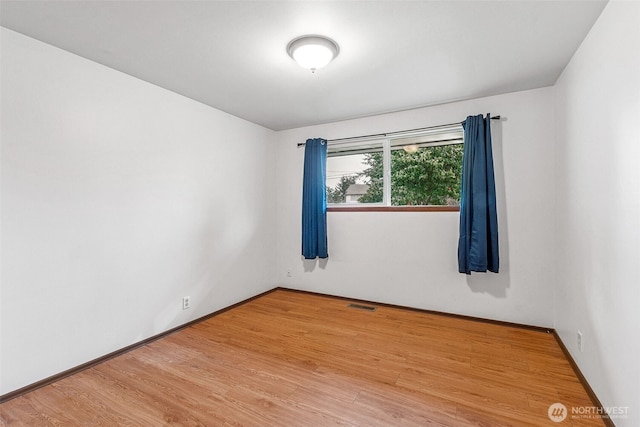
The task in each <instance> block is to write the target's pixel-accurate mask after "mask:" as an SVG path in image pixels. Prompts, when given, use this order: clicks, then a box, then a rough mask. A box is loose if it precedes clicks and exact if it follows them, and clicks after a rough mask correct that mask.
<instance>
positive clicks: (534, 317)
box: [276, 88, 554, 327]
mask: <svg viewBox="0 0 640 427" xmlns="http://www.w3.org/2000/svg"><path fill="white" fill-rule="evenodd" d="M487 112H490V113H492V114H493V115H496V114H500V115H502V116H503V117H504V118H505V120H504V121H502V122H500V123H496V122H493V128H492V135H493V142H494V157H495V165H496V181H497V193H498V194H497V197H498V211H499V212H498V222H499V235H500V245H501V248H500V249H501V262H502V269H501V272H500V273H499V274H497V275H496V274H493V273H487V274H483V273H479V274H476V273H474V274H473V275H471V276H469V277H467V276H465V275H463V274H460V273H458V267H457V244H458V224H459V214H458V213H457V212H419V213H413V212H411V213H407V212H396V213H380V212H366V213H354V212H329V213H328V234H329V259H328V261H327V262H326V263H325V262H318V263H316V262H312V261H303V260H302V259H301V256H300V246H301V241H300V234H301V232H300V229H301V219H300V217H301V194H302V190H301V188H302V184H301V183H302V169H303V157H304V149H303V148H297V146H296V144H297V143H299V142H304V141H305V140H306V139H307V138H310V137H324V138H328V139H332V138H342V137H348V136H356V135H364V134H375V133H379V132H385V131H394V130H403V129H413V128H418V127H423V126H432V125H439V124H444V123H452V122H460V121H462V120H464V119H465V118H466V116H467V115H475V114H480V113H487ZM277 139H278V147H277V149H278V153H277V175H276V187H277V188H278V198H277V202H278V216H277V221H278V222H277V224H278V226H277V231H278V265H277V267H278V271H277V277H278V283H279V284H280V285H282V286H286V287H290V288H296V289H304V290H309V291H316V292H322V293H327V294H334V295H341V296H347V297H351V298H360V299H365V300H371V301H380V302H386V303H392V304H399V305H404V306H411V307H417V308H423V309H433V310H440V311H445V312H450V313H460V314H466V315H471V316H479V317H484V318H490V319H499V320H505V321H510V322H517V323H526V324H531V325H540V326H548V327H550V326H552V324H553V302H552V301H551V299H550V295H553V282H554V281H553V278H554V274H553V264H554V261H553V260H554V254H553V247H554V245H553V233H554V227H553V224H554V210H553V201H554V195H553V191H554V190H553V189H554V178H553V171H554V160H553V149H554V114H553V89H551V88H546V89H540V90H532V91H526V92H519V93H513V94H509V95H502V96H494V97H489V98H481V99H476V100H472V101H464V102H457V103H451V104H446V105H440V106H434V107H428V108H422V109H417V110H411V111H406V112H400V113H393V114H386V115H382V116H377V117H369V118H362V119H357V120H350V121H344V122H338V123H331V124H327V125H321V126H314V127H307V128H301V129H294V130H290V131H284V132H279V133H278V134H277ZM287 271H291V277H287Z"/></svg>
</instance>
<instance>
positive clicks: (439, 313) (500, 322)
mask: <svg viewBox="0 0 640 427" xmlns="http://www.w3.org/2000/svg"><path fill="white" fill-rule="evenodd" d="M276 290H283V291H289V292H299V293H303V294H309V295H318V296H323V297H328V298H336V299H341V300H345V301H353V302H360V303H364V304H369V305H371V304H373V305H377V306H379V307H389V308H398V309H401V310H410V311H417V312H420V313H427V314H434V315H437V316H445V317H454V318H458V319H464V320H471V321H474V322H482V323H490V324H493V325H500V326H509V327H512V328H519V329H527V330H529V331H536V332H543V333H545V334H550V333H552V332H553V328H548V327H546V326H533V325H526V324H523V323H513V322H506V321H503V320H494V319H485V318H483V317H474V316H467V315H465V314H455V313H447V312H446V311H437V310H428V309H424V308H415V307H408V306H404V305H397V304H389V303H385V302H378V301H370V300H363V299H358V298H349V297H345V296H339V295H331V294H324V293H320V292H313V291H304V290H300V289H293V288H286V287H282V286H279V287H277V288H276Z"/></svg>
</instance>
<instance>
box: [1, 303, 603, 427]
mask: <svg viewBox="0 0 640 427" xmlns="http://www.w3.org/2000/svg"><path fill="white" fill-rule="evenodd" d="M347 305H348V301H346V300H341V299H337V298H330V297H321V296H316V295H309V294H304V293H298V292H291V291H285V290H277V291H275V292H272V293H269V294H267V295H265V296H262V297H260V298H258V299H255V300H252V301H250V302H248V303H246V304H244V305H241V306H239V307H236V308H234V309H231V310H229V311H226V312H224V313H222V314H219V315H217V316H215V317H212V318H210V319H208V320H206V321H203V322H201V323H198V324H196V325H194V326H191V327H188V328H185V329H183V330H180V331H178V332H176V333H174V334H171V335H169V336H167V337H165V338H162V339H160V340H158V341H155V342H153V343H151V344H148V345H146V346H144V347H140V348H138V349H135V350H133V351H130V352H129V353H126V354H124V355H122V356H119V357H117V358H114V359H111V360H109V361H107V362H104V363H102V364H100V365H97V366H95V367H93V368H90V369H88V370H85V371H82V372H81V373H78V374H76V375H73V376H71V377H68V378H65V379H63V380H60V381H58V382H56V383H53V384H51V385H48V386H46V387H43V388H40V389H38V390H35V391H33V392H31V393H28V394H26V395H23V396H21V397H18V398H15V399H13V400H10V401H8V402H6V403H4V404H2V405H1V406H0V414H1V418H0V420H1V421H2V422H4V424H5V425H8V426H21V425H24V426H40V425H43V426H44V425H55V426H63V425H64V426H84V425H91V426H127V425H129V426H136V427H138V426H161V425H185V426H186V425H189V426H191V425H199V426H232V425H233V426H241V425H242V426H325V425H345V426H399V425H402V426H452V427H453V426H479V425H480V426H503V425H510V426H528V425H536V426H549V425H576V426H577V425H603V423H602V421H600V420H577V419H572V418H571V415H569V417H568V418H567V419H566V420H565V421H564V422H562V423H558V424H556V423H552V422H551V421H550V420H549V418H548V416H547V410H548V408H549V405H551V404H552V403H555V402H561V403H563V404H564V405H565V406H566V407H567V408H569V412H570V411H571V407H572V406H575V407H577V406H583V405H584V406H592V403H591V401H590V400H589V398H588V396H587V394H586V393H585V390H584V389H583V387H582V386H581V384H580V383H579V381H578V379H577V378H576V376H575V374H574V372H573V371H572V369H571V367H570V365H569V363H568V362H567V360H566V359H565V357H564V355H563V353H562V351H561V349H560V348H559V347H558V344H557V343H556V341H555V339H554V337H553V336H552V335H551V334H547V333H544V332H537V331H530V330H525V329H520V328H514V327H506V326H501V325H494V324H489V323H485V322H476V321H470V320H465V319H459V318H452V317H448V316H441V315H435V314H428V313H422V312H417V311H412V310H402V309H396V308H390V307H386V306H383V307H378V309H377V311H375V312H367V311H363V310H358V309H354V308H349V307H347Z"/></svg>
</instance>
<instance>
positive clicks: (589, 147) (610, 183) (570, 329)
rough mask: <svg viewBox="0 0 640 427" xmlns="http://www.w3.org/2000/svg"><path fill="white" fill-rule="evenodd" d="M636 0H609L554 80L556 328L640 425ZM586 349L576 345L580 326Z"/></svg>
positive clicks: (598, 388)
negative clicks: (579, 348)
mask: <svg viewBox="0 0 640 427" xmlns="http://www.w3.org/2000/svg"><path fill="white" fill-rule="evenodd" d="M639 52H640V3H639V2H618V1H612V2H610V3H609V4H608V5H607V7H606V8H605V9H604V11H603V13H602V15H601V16H600V18H599V20H598V21H597V22H596V24H595V25H594V27H593V28H592V30H591V32H590V33H589V35H588V36H587V38H586V39H585V40H584V42H583V44H582V46H581V47H580V49H579V50H578V52H577V53H576V54H575V56H574V57H573V59H572V60H571V62H570V64H569V66H568V67H567V68H566V69H565V71H564V73H563V74H562V76H561V78H560V79H559V80H558V82H557V84H556V88H555V89H556V105H557V107H556V109H557V115H558V117H557V120H556V123H557V135H556V138H557V149H556V152H555V154H556V156H557V163H556V164H557V167H556V177H557V185H558V190H557V193H556V204H557V216H558V221H557V228H556V235H557V239H556V242H557V262H556V268H557V286H556V294H555V301H556V310H555V327H556V329H557V330H558V332H559V334H560V336H561V337H562V340H563V341H564V343H565V344H566V345H567V347H568V349H569V351H570V352H571V354H572V356H573V358H574V359H575V360H576V362H577V363H578V365H579V367H580V369H581V370H582V372H583V373H584V374H585V376H586V378H587V379H588V381H589V383H590V384H591V386H592V387H593V388H594V391H595V392H596V394H597V395H598V397H599V398H600V400H601V401H602V403H603V404H604V405H605V406H629V407H630V409H629V411H630V413H629V418H627V419H619V420H615V422H616V425H620V426H625V425H628V426H631V425H634V426H637V425H639V422H640V364H638V357H639V355H640V308H639V305H640V280H639V279H638V264H639V263H640V54H639ZM578 330H580V331H581V332H582V333H583V335H584V338H583V342H584V344H583V351H582V352H580V351H579V350H578V348H577V331H578Z"/></svg>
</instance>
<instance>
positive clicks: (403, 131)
mask: <svg viewBox="0 0 640 427" xmlns="http://www.w3.org/2000/svg"><path fill="white" fill-rule="evenodd" d="M491 120H500V116H499V115H498V116H494V117H491ZM459 124H460V122H458V123H449V124H446V125H437V126H429V127H426V128H417V129H408V130H400V131H395V132H388V133H376V134H372V135H360V136H350V137H348V138H338V139H328V140H327V143H329V142H341V141H347V140H351V139H359V138H374V137H375V138H382V137H385V136H391V135H396V134H403V133H405V132H418V131H421V130H430V129H438V128H444V127H449V126H455V125H459ZM305 144H306V143H304V142H299V143H298V147H304V146H305Z"/></svg>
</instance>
